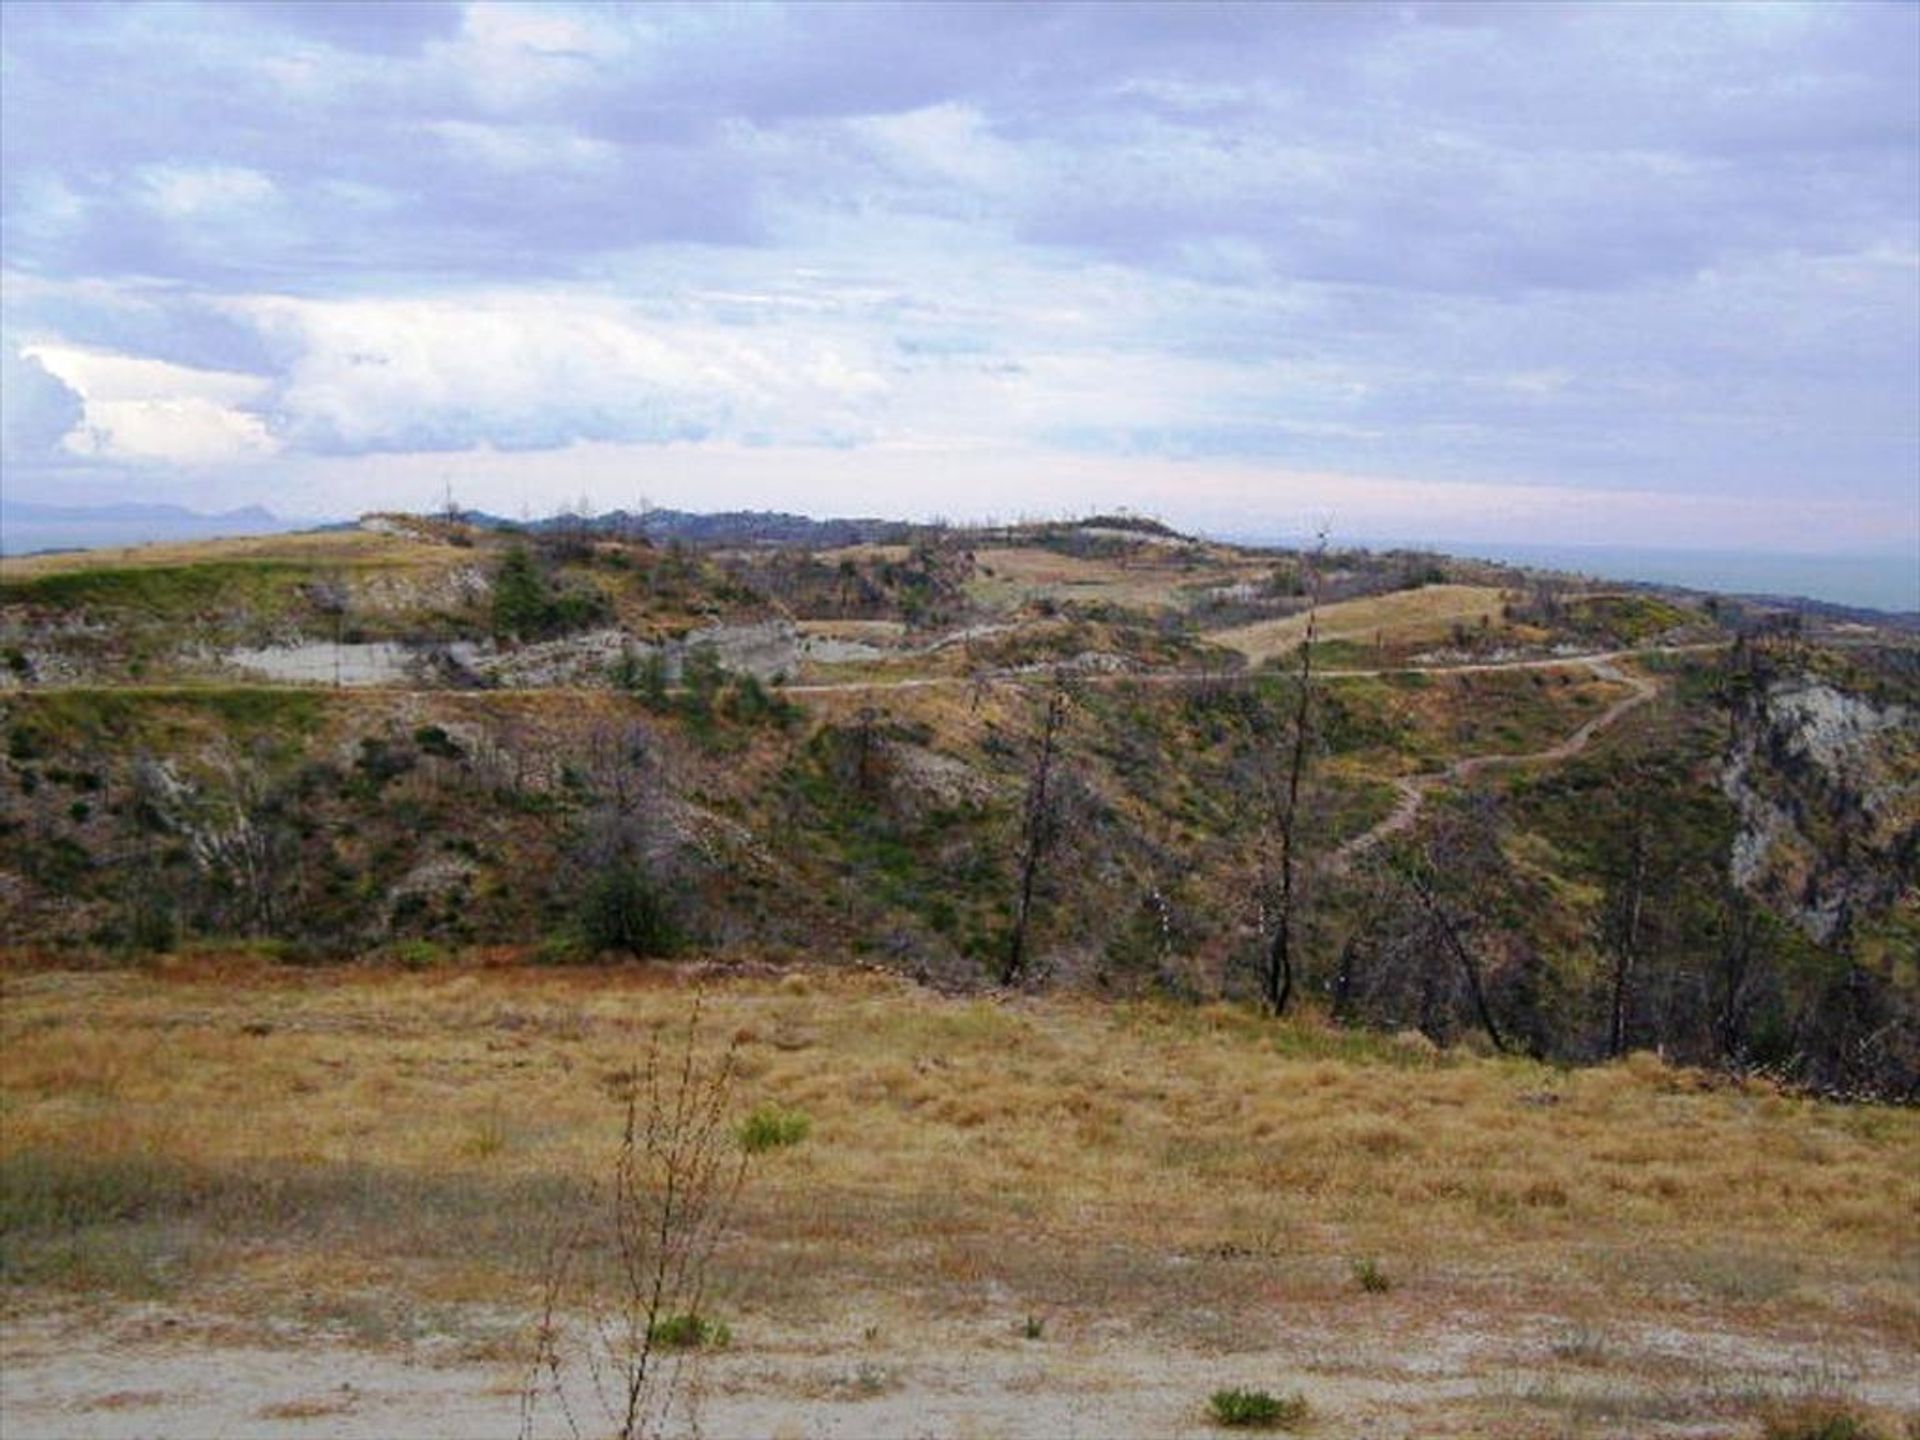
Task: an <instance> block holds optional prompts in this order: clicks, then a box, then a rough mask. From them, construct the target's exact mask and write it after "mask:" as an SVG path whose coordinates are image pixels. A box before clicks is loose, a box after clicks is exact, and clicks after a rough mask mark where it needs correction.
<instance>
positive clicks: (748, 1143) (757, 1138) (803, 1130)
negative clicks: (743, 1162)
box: [738, 1105, 813, 1155]
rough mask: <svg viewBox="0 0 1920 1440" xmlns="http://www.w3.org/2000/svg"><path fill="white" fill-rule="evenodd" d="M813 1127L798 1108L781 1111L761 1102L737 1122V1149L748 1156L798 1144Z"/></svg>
mask: <svg viewBox="0 0 1920 1440" xmlns="http://www.w3.org/2000/svg"><path fill="white" fill-rule="evenodd" d="M812 1129H813V1121H812V1120H811V1119H810V1118H808V1116H807V1114H806V1113H805V1112H804V1111H801V1110H783V1109H781V1108H780V1107H779V1106H778V1105H762V1106H760V1107H758V1108H757V1109H756V1110H754V1112H753V1113H752V1114H751V1115H749V1116H747V1118H746V1119H745V1120H743V1121H741V1122H740V1129H739V1132H738V1133H739V1136H740V1148H741V1149H743V1150H745V1151H746V1152H747V1153H748V1154H749V1155H758V1154H760V1153H761V1152H762V1151H765V1150H778V1149H781V1148H782V1147H784V1146H787V1145H798V1144H799V1143H800V1142H801V1141H802V1140H804V1139H806V1138H807V1135H808V1133H809V1132H810V1131H812Z"/></svg>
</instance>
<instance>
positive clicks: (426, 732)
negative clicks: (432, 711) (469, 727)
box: [413, 725, 467, 760]
mask: <svg viewBox="0 0 1920 1440" xmlns="http://www.w3.org/2000/svg"><path fill="white" fill-rule="evenodd" d="M413 743H414V744H415V745H418V746H419V747H420V753H421V754H422V755H432V756H433V757H435V758H436V759H439V760H463V759H465V758H466V754H467V752H466V750H465V749H463V748H462V747H461V744H460V742H459V741H458V740H456V739H454V738H453V737H452V736H451V735H449V734H448V733H447V732H446V730H445V729H444V728H443V727H441V726H439V725H422V726H421V727H420V728H419V729H418V730H415V731H414V732H413Z"/></svg>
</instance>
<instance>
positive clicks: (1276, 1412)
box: [1209, 1389, 1307, 1430]
mask: <svg viewBox="0 0 1920 1440" xmlns="http://www.w3.org/2000/svg"><path fill="white" fill-rule="evenodd" d="M1209 1409H1210V1410H1211V1411H1212V1414H1213V1419H1214V1423H1215V1424H1218V1425H1230V1426H1233V1427H1234V1428H1236V1429H1243V1430H1292V1429H1294V1428H1296V1427H1297V1426H1299V1425H1300V1424H1301V1423H1302V1422H1304V1421H1305V1420H1306V1418H1307V1397H1306V1396H1304V1395H1301V1394H1298V1393H1295V1394H1292V1395H1287V1396H1278V1395H1270V1394H1268V1393H1267V1392H1266V1391H1265V1390H1238V1389H1235V1390H1216V1391H1214V1392H1213V1399H1212V1400H1211V1401H1210V1402H1209Z"/></svg>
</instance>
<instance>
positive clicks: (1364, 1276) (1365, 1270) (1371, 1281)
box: [1353, 1258, 1393, 1295]
mask: <svg viewBox="0 0 1920 1440" xmlns="http://www.w3.org/2000/svg"><path fill="white" fill-rule="evenodd" d="M1353 1279H1354V1283H1355V1284H1357V1285H1358V1286H1359V1287H1360V1288H1361V1289H1362V1290H1364V1291H1366V1292H1367V1294H1369V1295H1384V1294H1386V1293H1387V1291H1389V1290H1391V1289H1392V1288H1393V1281H1392V1279H1391V1278H1389V1277H1388V1275H1387V1272H1386V1271H1385V1270H1383V1269H1381V1268H1380V1262H1379V1261H1378V1260H1374V1259H1371V1258H1369V1259H1366V1260H1356V1261H1354V1262H1353Z"/></svg>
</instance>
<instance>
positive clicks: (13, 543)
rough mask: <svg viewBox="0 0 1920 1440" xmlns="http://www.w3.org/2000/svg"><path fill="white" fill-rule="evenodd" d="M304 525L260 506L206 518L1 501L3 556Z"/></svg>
mask: <svg viewBox="0 0 1920 1440" xmlns="http://www.w3.org/2000/svg"><path fill="white" fill-rule="evenodd" d="M304 523H305V522H303V521H298V520H283V519H281V518H280V517H279V516H277V515H275V514H274V513H273V512H272V511H271V510H267V509H264V508H262V507H261V506H259V505H248V506H245V507H243V508H241V509H238V510H225V511H221V512H219V513H217V514H208V513H206V512H204V511H200V510H189V509H187V508H186V507H185V506H183V505H37V504H32V503H29V502H26V501H12V500H5V499H0V555H29V554H32V553H34V552H36V551H44V550H95V549H100V548H102V547H105V546H113V545H146V544H150V543H152V542H154V541H157V540H206V539H211V538H212V537H214V536H216V535H273V534H278V533H279V532H281V531H284V530H297V529H300V528H302V527H303V525H304Z"/></svg>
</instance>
